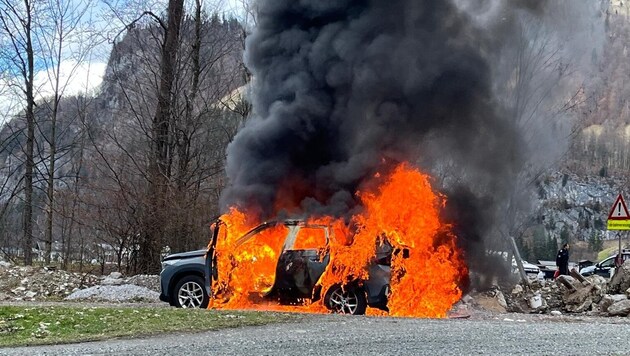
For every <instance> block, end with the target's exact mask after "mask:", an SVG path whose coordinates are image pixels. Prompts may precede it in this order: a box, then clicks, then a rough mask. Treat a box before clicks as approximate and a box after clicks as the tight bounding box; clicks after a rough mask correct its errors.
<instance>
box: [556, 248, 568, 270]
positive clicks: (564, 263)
mask: <svg viewBox="0 0 630 356" xmlns="http://www.w3.org/2000/svg"><path fill="white" fill-rule="evenodd" d="M556 266H558V271H560V275H568V274H569V244H564V245H563V246H562V248H561V249H560V251H558V256H556Z"/></svg>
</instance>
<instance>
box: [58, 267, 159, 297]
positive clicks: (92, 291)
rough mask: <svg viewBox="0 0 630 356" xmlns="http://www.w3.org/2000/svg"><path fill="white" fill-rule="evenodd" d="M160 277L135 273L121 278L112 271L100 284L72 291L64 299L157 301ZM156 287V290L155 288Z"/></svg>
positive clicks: (119, 274)
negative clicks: (135, 274)
mask: <svg viewBox="0 0 630 356" xmlns="http://www.w3.org/2000/svg"><path fill="white" fill-rule="evenodd" d="M159 283H160V277H159V276H152V275H137V276H132V277H129V278H123V275H122V274H121V273H119V272H112V273H110V274H109V275H108V276H106V277H104V278H102V280H101V284H100V285H97V286H92V287H89V288H87V289H81V290H77V291H74V292H73V293H72V294H70V295H69V296H67V297H66V300H88V301H99V302H149V303H153V302H159V301H160V299H159V297H160V293H159V292H158V291H159V290H160V284H159ZM156 288H157V291H156V290H155V289H156Z"/></svg>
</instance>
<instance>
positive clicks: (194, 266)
mask: <svg viewBox="0 0 630 356" xmlns="http://www.w3.org/2000/svg"><path fill="white" fill-rule="evenodd" d="M205 255H206V250H205V249H204V250H197V251H191V252H184V253H176V254H172V255H168V256H166V257H165V258H164V259H163V260H162V272H161V273H160V287H161V289H162V293H160V300H161V301H163V302H167V303H169V304H171V305H172V306H175V307H178V308H205V307H207V306H208V301H209V299H208V293H207V292H206V289H205V288H204V270H205Z"/></svg>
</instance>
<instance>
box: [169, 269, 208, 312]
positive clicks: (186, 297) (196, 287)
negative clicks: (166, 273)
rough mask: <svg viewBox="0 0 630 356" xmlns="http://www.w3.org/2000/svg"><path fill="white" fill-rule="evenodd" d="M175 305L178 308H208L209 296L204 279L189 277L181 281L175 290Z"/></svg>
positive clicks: (173, 299)
mask: <svg viewBox="0 0 630 356" xmlns="http://www.w3.org/2000/svg"><path fill="white" fill-rule="evenodd" d="M173 291H174V293H173V298H172V301H173V305H174V306H175V307H177V308H203V309H205V308H207V307H208V302H209V298H208V294H207V293H206V288H205V287H204V281H203V278H201V277H199V276H194V275H189V276H185V277H184V278H182V279H180V280H179V282H177V284H176V285H175V289H174V290H173Z"/></svg>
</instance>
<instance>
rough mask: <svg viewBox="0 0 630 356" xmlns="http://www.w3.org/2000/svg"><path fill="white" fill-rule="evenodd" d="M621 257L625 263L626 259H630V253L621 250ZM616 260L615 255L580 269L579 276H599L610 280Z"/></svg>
mask: <svg viewBox="0 0 630 356" xmlns="http://www.w3.org/2000/svg"><path fill="white" fill-rule="evenodd" d="M621 256H622V257H623V260H624V261H626V260H628V259H630V251H628V250H623V252H622V254H621ZM616 258H617V255H614V256H610V257H608V258H606V259H604V260H602V261H600V262H598V263H596V264H595V265H593V266H587V267H584V268H582V269H580V274H581V275H583V276H585V277H587V276H592V275H595V274H597V275H600V276H602V277H605V278H610V277H611V276H612V273H613V271H614V268H615V259H616Z"/></svg>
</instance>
